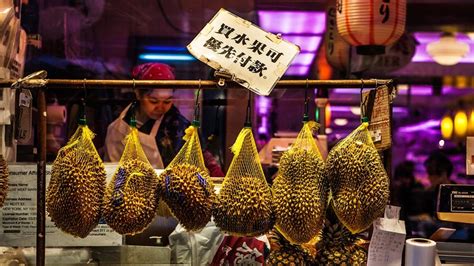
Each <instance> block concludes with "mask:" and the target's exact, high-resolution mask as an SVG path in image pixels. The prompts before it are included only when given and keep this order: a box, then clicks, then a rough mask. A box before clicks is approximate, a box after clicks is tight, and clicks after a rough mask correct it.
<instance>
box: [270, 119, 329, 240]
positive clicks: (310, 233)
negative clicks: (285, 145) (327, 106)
mask: <svg viewBox="0 0 474 266" xmlns="http://www.w3.org/2000/svg"><path fill="white" fill-rule="evenodd" d="M316 125H317V124H316V122H306V123H304V125H303V128H302V129H301V131H300V133H299V134H298V137H297V138H296V141H295V143H294V144H293V146H291V148H290V149H289V150H288V151H286V152H284V153H283V155H282V157H281V159H280V168H279V171H278V175H277V177H276V178H275V180H274V181H273V186H272V191H273V203H274V206H275V217H276V225H275V226H276V228H277V229H278V230H279V231H280V232H281V233H282V234H283V235H284V236H285V238H286V239H287V240H289V241H290V242H291V243H294V244H302V243H306V242H309V241H310V240H312V239H313V238H315V237H317V236H318V234H319V233H320V231H321V228H322V226H323V222H324V210H325V208H326V199H327V189H326V182H325V172H324V161H323V158H322V156H321V153H320V152H319V150H318V147H317V146H316V142H315V141H314V138H313V134H312V130H313V129H314V128H316Z"/></svg>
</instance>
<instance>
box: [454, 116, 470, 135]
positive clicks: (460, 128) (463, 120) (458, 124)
mask: <svg viewBox="0 0 474 266" xmlns="http://www.w3.org/2000/svg"><path fill="white" fill-rule="evenodd" d="M466 133H467V115H466V112H464V111H462V110H460V111H457V112H456V114H455V115H454V134H455V135H456V136H457V137H460V138H463V137H465V136H466Z"/></svg>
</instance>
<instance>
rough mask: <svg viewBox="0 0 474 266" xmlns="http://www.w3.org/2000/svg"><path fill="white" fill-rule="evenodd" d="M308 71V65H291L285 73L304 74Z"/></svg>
mask: <svg viewBox="0 0 474 266" xmlns="http://www.w3.org/2000/svg"><path fill="white" fill-rule="evenodd" d="M308 72H309V66H301V65H292V66H290V67H289V68H288V69H287V70H286V72H285V75H289V76H306V75H307V74H308Z"/></svg>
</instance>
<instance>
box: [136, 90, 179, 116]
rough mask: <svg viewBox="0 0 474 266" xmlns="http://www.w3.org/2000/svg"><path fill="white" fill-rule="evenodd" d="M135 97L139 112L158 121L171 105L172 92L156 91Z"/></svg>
mask: <svg viewBox="0 0 474 266" xmlns="http://www.w3.org/2000/svg"><path fill="white" fill-rule="evenodd" d="M137 97H138V100H139V101H140V111H141V112H142V113H144V114H146V115H147V116H148V117H149V118H150V119H154V120H158V119H160V118H161V117H162V116H163V115H164V114H165V113H166V112H168V111H169V109H170V108H171V106H172V105H173V90H169V89H156V90H152V91H151V92H149V93H145V94H143V95H138V94H137Z"/></svg>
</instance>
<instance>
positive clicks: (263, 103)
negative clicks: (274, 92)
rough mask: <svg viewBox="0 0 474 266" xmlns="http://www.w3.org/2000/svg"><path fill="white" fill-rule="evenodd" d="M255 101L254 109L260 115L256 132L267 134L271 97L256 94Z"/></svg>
mask: <svg viewBox="0 0 474 266" xmlns="http://www.w3.org/2000/svg"><path fill="white" fill-rule="evenodd" d="M255 102H256V104H255V107H256V111H257V114H258V116H259V117H260V123H259V125H258V129H257V132H258V133H259V134H268V115H269V113H270V108H271V104H272V102H271V99H270V98H269V97H265V96H257V98H256V99H255Z"/></svg>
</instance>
